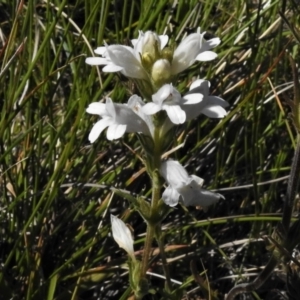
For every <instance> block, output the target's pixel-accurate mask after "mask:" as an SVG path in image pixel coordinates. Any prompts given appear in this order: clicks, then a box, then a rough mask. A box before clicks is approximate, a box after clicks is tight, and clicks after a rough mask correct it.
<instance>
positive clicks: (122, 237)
mask: <svg viewBox="0 0 300 300" xmlns="http://www.w3.org/2000/svg"><path fill="white" fill-rule="evenodd" d="M110 221H111V229H112V234H113V238H114V240H115V241H116V242H117V244H118V245H119V247H120V248H123V249H124V250H125V251H126V252H127V254H128V255H129V256H130V257H131V258H132V259H133V260H135V255H134V249H133V238H132V235H131V232H130V230H129V228H128V227H127V226H126V225H125V223H124V222H123V221H122V220H121V219H119V218H118V217H116V216H114V215H110Z"/></svg>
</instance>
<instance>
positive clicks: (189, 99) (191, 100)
mask: <svg viewBox="0 0 300 300" xmlns="http://www.w3.org/2000/svg"><path fill="white" fill-rule="evenodd" d="M183 99H184V100H186V101H185V102H184V105H189V104H196V103H200V102H201V101H202V100H203V95H202V94H199V93H197V94H188V95H185V96H183Z"/></svg>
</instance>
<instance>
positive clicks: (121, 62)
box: [85, 31, 169, 79]
mask: <svg viewBox="0 0 300 300" xmlns="http://www.w3.org/2000/svg"><path fill="white" fill-rule="evenodd" d="M168 39H169V37H168V36H167V35H161V36H158V35H157V34H155V33H153V32H151V31H147V32H146V33H143V32H142V31H140V32H139V38H138V39H134V40H132V44H133V46H134V47H133V48H132V47H128V46H123V45H110V46H109V45H105V47H98V48H97V49H96V50H95V51H94V52H95V53H96V54H99V55H101V56H102V57H88V58H86V60H85V62H86V63H87V64H89V65H104V66H105V67H104V68H103V72H121V73H122V74H123V75H125V76H127V77H131V78H137V79H147V78H148V75H147V73H146V71H145V69H144V67H143V65H142V62H141V56H142V55H143V53H144V52H145V51H147V53H149V52H150V54H152V53H151V48H153V51H154V43H155V42H156V43H157V45H158V47H159V48H158V50H162V49H163V48H164V47H165V45H166V44H167V43H168Z"/></svg>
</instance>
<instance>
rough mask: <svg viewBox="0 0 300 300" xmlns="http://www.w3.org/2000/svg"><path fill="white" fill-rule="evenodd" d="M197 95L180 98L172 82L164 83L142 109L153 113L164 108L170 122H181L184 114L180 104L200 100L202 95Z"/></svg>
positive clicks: (149, 113)
mask: <svg viewBox="0 0 300 300" xmlns="http://www.w3.org/2000/svg"><path fill="white" fill-rule="evenodd" d="M198 96H199V97H198V98H197V97H187V98H186V97H183V98H182V97H181V95H180V93H179V92H178V91H177V90H176V89H175V88H174V87H173V85H172V84H165V85H163V86H162V87H161V88H160V89H159V90H158V91H157V92H156V93H155V94H154V95H152V101H153V102H150V103H147V104H145V106H144V107H143V108H142V110H143V112H144V113H145V114H146V115H153V114H156V113H157V112H159V111H161V110H165V111H166V112H167V115H168V117H169V118H170V120H171V122H172V123H174V124H182V123H184V122H185V120H186V114H185V111H184V110H183V109H182V106H185V105H187V106H188V105H191V104H195V103H198V102H200V101H201V100H202V97H201V95H198Z"/></svg>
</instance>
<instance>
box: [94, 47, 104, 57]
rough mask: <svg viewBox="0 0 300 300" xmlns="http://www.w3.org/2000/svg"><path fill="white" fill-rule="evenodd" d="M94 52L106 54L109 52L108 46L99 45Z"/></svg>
mask: <svg viewBox="0 0 300 300" xmlns="http://www.w3.org/2000/svg"><path fill="white" fill-rule="evenodd" d="M94 52H95V53H96V54H98V55H104V56H105V55H106V54H107V50H106V47H105V46H102V47H97V48H96V49H95V50H94Z"/></svg>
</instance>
